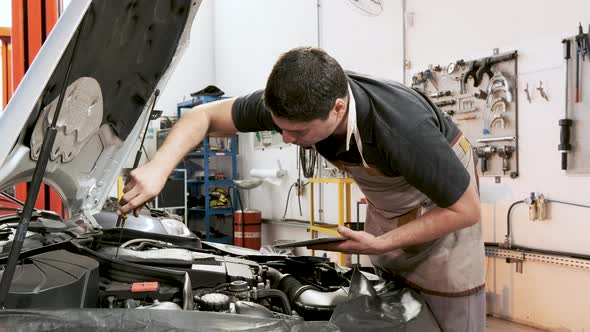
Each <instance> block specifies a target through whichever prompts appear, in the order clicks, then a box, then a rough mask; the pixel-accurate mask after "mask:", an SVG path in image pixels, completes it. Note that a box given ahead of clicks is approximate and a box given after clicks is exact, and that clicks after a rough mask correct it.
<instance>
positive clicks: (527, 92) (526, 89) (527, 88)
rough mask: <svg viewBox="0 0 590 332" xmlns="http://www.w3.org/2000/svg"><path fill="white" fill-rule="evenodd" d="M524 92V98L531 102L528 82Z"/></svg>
mask: <svg viewBox="0 0 590 332" xmlns="http://www.w3.org/2000/svg"><path fill="white" fill-rule="evenodd" d="M524 93H526V99H527V100H528V101H529V104H530V103H531V94H530V92H529V83H528V82H527V84H526V88H524Z"/></svg>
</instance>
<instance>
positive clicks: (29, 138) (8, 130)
mask: <svg viewBox="0 0 590 332" xmlns="http://www.w3.org/2000/svg"><path fill="white" fill-rule="evenodd" d="M200 3H201V0H157V1H132V0H125V1H109V0H76V1H72V2H71V4H70V5H69V6H68V8H67V10H66V11H65V12H64V14H63V15H62V16H61V17H60V19H59V21H58V22H57V24H56V25H55V27H54V28H53V31H52V32H51V34H50V35H49V37H48V38H47V40H46V42H45V43H44V45H43V47H42V48H41V50H40V51H39V53H38V55H37V57H36V58H35V61H34V62H33V63H32V64H31V66H30V68H29V69H28V71H27V74H26V75H25V77H24V78H23V80H22V82H21V83H20V85H19V87H18V89H17V90H16V92H15V94H14V95H13V97H12V99H11V100H10V103H9V104H8V106H7V108H6V110H5V111H4V112H3V113H2V112H0V133H2V139H1V143H0V189H4V188H6V187H8V186H10V185H13V184H16V183H19V182H23V181H28V180H30V179H31V177H32V174H33V170H34V168H35V164H36V161H37V159H38V158H39V153H40V150H41V144H42V142H43V137H44V135H45V130H46V128H47V127H48V126H49V125H50V124H51V120H52V119H53V115H54V114H55V111H56V104H57V100H58V97H59V94H60V91H61V89H62V85H63V84H64V79H65V76H66V71H67V68H68V65H69V62H70V59H72V60H71V61H72V67H71V74H70V78H69V80H68V82H67V90H66V92H65V97H64V100H63V106H62V108H61V113H60V114H59V120H58V122H57V127H58V134H57V138H56V141H55V145H54V146H53V149H52V151H51V155H50V158H49V164H48V166H47V170H46V172H45V177H44V179H43V181H44V182H45V183H48V184H50V185H52V186H53V187H54V188H55V189H56V191H57V192H58V193H59V194H60V195H61V197H62V198H63V201H64V206H65V208H66V209H67V211H68V215H69V216H76V215H85V216H91V215H92V214H93V213H96V212H98V211H99V210H100V209H101V207H102V206H103V204H104V202H105V200H106V198H107V195H108V193H109V191H110V188H111V187H112V185H113V184H114V183H115V181H116V178H117V176H118V175H119V173H120V170H121V167H122V166H123V164H124V163H125V161H126V160H127V157H128V155H129V153H130V152H131V150H132V148H133V146H134V144H135V143H136V142H137V140H138V138H139V135H140V134H141V129H142V128H143V127H144V126H145V125H146V123H147V121H148V118H149V113H150V109H151V107H150V106H151V104H152V103H153V101H154V91H155V90H156V89H160V90H162V89H163V88H164V85H165V84H166V81H167V79H168V77H169V75H170V73H171V72H172V69H173V68H174V67H175V65H176V64H177V63H178V60H179V58H180V55H181V52H182V51H183V50H184V49H185V47H186V45H187V43H188V40H189V34H190V28H191V24H192V22H193V19H194V16H195V14H196V12H197V10H198V8H199V5H200ZM79 29H80V31H81V32H80V37H79V42H78V48H77V51H76V54H75V55H74V57H72V52H73V49H74V44H75V40H76V36H77V31H78V30H79Z"/></svg>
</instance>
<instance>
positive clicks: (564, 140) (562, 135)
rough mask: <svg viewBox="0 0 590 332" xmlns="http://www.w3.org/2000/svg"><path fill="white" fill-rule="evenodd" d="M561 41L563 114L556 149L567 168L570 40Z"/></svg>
mask: <svg viewBox="0 0 590 332" xmlns="http://www.w3.org/2000/svg"><path fill="white" fill-rule="evenodd" d="M562 43H563V58H564V59H565V106H564V107H565V108H564V113H565V116H564V118H563V119H561V120H559V127H560V128H561V130H560V132H559V145H558V147H557V148H558V150H559V151H560V152H561V169H562V170H567V154H568V152H569V151H570V150H571V149H572V146H571V145H570V127H571V126H572V123H573V121H572V120H571V119H568V118H567V115H568V104H569V63H570V61H569V60H570V57H571V54H570V49H571V41H570V40H569V39H564V40H562Z"/></svg>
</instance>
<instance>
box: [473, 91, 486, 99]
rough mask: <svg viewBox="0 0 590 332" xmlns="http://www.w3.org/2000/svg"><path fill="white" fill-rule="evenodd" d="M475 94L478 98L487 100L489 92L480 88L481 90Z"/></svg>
mask: <svg viewBox="0 0 590 332" xmlns="http://www.w3.org/2000/svg"><path fill="white" fill-rule="evenodd" d="M473 96H474V97H475V98H477V99H483V100H486V99H487V98H488V94H487V93H486V92H485V91H483V90H482V89H479V92H475V93H474V94H473Z"/></svg>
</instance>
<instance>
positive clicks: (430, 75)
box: [423, 69, 439, 92]
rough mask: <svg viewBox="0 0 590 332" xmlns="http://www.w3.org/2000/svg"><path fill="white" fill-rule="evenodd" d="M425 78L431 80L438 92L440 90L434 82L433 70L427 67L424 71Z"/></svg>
mask: <svg viewBox="0 0 590 332" xmlns="http://www.w3.org/2000/svg"><path fill="white" fill-rule="evenodd" d="M423 75H424V78H425V79H426V80H427V81H428V82H430V84H432V87H434V90H436V92H439V90H438V85H437V84H436V83H435V82H434V73H433V72H432V70H430V69H427V70H425V71H424V72H423Z"/></svg>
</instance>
